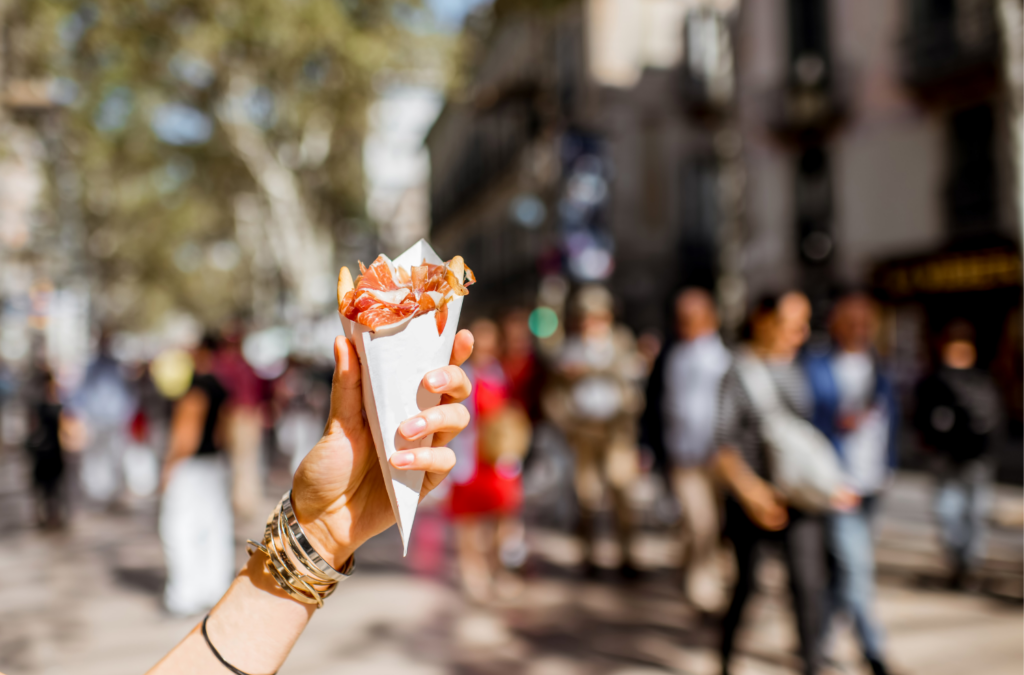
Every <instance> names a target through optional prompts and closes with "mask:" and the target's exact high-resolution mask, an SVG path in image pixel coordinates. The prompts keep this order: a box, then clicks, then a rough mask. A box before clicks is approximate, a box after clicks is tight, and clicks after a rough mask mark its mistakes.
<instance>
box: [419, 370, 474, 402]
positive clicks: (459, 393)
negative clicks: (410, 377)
mask: <svg viewBox="0 0 1024 675" xmlns="http://www.w3.org/2000/svg"><path fill="white" fill-rule="evenodd" d="M423 386H424V388H425V389H426V390H427V391H430V392H433V393H435V394H444V397H443V398H442V399H441V402H442V403H459V402H460V401H463V400H464V399H466V397H468V396H469V392H470V391H471V390H472V389H473V385H472V384H471V383H470V381H469V377H467V376H466V373H465V372H463V370H462V368H459V367H458V366H445V367H444V368H438V369H437V370H432V371H430V372H429V373H427V374H426V375H425V376H424V377H423Z"/></svg>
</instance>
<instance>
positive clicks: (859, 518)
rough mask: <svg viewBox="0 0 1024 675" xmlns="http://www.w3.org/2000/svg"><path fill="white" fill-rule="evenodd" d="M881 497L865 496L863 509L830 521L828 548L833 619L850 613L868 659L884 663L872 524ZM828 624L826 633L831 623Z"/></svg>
mask: <svg viewBox="0 0 1024 675" xmlns="http://www.w3.org/2000/svg"><path fill="white" fill-rule="evenodd" d="M877 504H878V497H876V496H870V497H864V499H863V500H862V501H861V504H860V506H859V507H858V508H857V509H855V510H853V511H850V512H847V513H833V514H830V515H829V519H828V526H829V527H828V545H829V553H830V557H831V559H832V563H833V575H832V579H831V583H830V585H829V613H828V616H829V618H832V617H834V616H835V615H836V614H837V613H838V612H840V611H845V612H848V613H849V615H850V618H851V619H853V625H854V628H855V629H856V630H857V634H858V636H859V637H860V641H861V645H862V646H863V649H864V656H866V657H867V658H869V659H872V660H875V661H881V660H882V642H883V632H882V628H881V626H879V625H878V621H877V620H876V619H875V615H874V611H873V604H874V599H875V545H874V540H873V538H872V521H873V520H874V513H875V510H876V507H877ZM829 623H830V622H829V621H826V630H827V629H828V624H829Z"/></svg>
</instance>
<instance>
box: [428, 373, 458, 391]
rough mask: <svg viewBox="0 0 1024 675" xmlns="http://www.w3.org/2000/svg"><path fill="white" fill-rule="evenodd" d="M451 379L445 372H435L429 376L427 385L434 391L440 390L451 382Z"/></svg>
mask: <svg viewBox="0 0 1024 675" xmlns="http://www.w3.org/2000/svg"><path fill="white" fill-rule="evenodd" d="M451 379H452V378H451V377H449V376H448V373H446V372H445V371H443V370H435V371H434V372H432V373H430V374H428V375H427V384H428V385H430V386H431V387H432V388H433V389H440V388H441V387H443V386H444V385H446V384H448V383H449V382H451Z"/></svg>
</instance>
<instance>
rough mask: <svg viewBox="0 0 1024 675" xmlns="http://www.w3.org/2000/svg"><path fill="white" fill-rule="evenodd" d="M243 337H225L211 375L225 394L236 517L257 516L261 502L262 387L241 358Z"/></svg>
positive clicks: (237, 332)
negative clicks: (227, 404)
mask: <svg viewBox="0 0 1024 675" xmlns="http://www.w3.org/2000/svg"><path fill="white" fill-rule="evenodd" d="M242 337H243V336H242V333H241V331H240V330H237V327H235V326H232V327H230V329H229V330H226V331H225V333H224V338H223V339H222V341H221V344H222V348H221V349H219V350H218V353H217V361H216V363H215V364H214V373H215V374H216V376H217V380H218V381H219V382H220V383H221V386H223V387H224V388H225V390H226V391H227V394H228V403H229V404H230V405H229V408H228V410H227V411H226V413H227V418H226V421H225V423H224V424H225V433H226V436H225V439H224V441H225V443H226V449H227V454H228V456H229V458H230V460H231V502H232V504H233V505H234V508H235V515H237V516H238V517H239V518H242V519H245V518H249V517H250V516H252V515H254V514H256V513H257V512H258V511H259V510H260V507H261V504H260V502H261V500H262V499H263V477H264V470H263V452H262V451H263V403H264V399H265V395H264V394H265V391H264V390H265V387H264V385H263V382H262V381H261V380H260V378H259V376H258V375H257V374H256V372H255V371H254V370H253V369H252V366H250V365H249V364H248V363H247V362H246V360H245V357H244V355H243V354H242Z"/></svg>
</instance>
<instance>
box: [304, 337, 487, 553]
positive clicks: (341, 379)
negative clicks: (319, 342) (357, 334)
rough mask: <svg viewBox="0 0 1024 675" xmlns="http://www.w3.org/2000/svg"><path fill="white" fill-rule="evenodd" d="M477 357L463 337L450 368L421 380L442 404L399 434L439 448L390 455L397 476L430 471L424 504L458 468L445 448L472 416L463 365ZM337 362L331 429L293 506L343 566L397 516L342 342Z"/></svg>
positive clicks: (355, 371) (314, 538) (351, 351)
mask: <svg viewBox="0 0 1024 675" xmlns="http://www.w3.org/2000/svg"><path fill="white" fill-rule="evenodd" d="M472 351H473V335H472V334H471V333H470V332H469V331H468V330H461V331H459V332H458V334H456V336H455V344H454V346H453V348H452V357H451V362H450V363H451V365H449V366H446V367H444V368H438V369H437V370H434V371H431V372H429V373H427V374H426V375H425V376H424V378H423V386H424V387H425V388H426V389H427V390H428V391H430V392H433V393H439V394H442V396H441V402H440V404H439V405H437V406H435V407H433V408H428V409H427V410H424V411H423V412H421V413H420V414H419V415H416V416H415V417H412V418H410V419H408V420H406V421H405V422H403V423H402V425H401V426H400V427H399V433H401V434H402V435H403V436H405V437H406V438H407V439H409V440H416V439H417V438H422V437H424V436H426V435H428V434H431V433H433V434H434V438H433V447H430V448H418V449H415V450H403V451H399V452H396V453H395V454H394V455H392V456H391V465H392V466H393V467H395V468H397V469H402V470H420V471H425V472H426V473H425V475H424V478H423V489H422V491H421V493H420V498H421V499H422V498H423V496H424V495H426V494H427V493H428V492H430V491H431V490H433V489H434V488H435V487H437V486H438V484H440V482H441V481H442V480H444V478H445V476H447V475H448V472H449V471H451V469H452V467H454V466H455V453H453V452H452V451H451V450H450V449H448V448H446V447H443V446H444V445H445V444H446V443H448V442H449V441H450V440H451V439H452V438H454V437H455V436H456V435H457V434H458V433H459V432H460V431H462V430H463V429H464V428H465V427H466V425H467V424H468V423H469V412H468V411H467V410H466V408H465V406H463V405H462V404H461V403H460V401H462V400H464V399H465V398H466V397H467V396H469V392H470V382H469V378H468V377H466V374H465V373H464V372H463V371H462V369H461V368H459V366H460V365H462V363H463V362H465V360H466V359H467V358H469V355H470V353H472ZM334 360H335V368H334V381H333V383H332V386H331V412H330V415H329V417H328V421H327V427H326V429H324V435H323V438H321V439H320V442H319V443H317V444H316V446H315V447H314V448H313V449H312V450H311V451H310V453H309V454H308V455H306V458H305V459H303V460H302V464H300V465H299V468H298V470H297V471H296V472H295V478H294V480H293V482H292V502H293V504H294V507H295V514H296V516H297V517H298V519H299V522H300V523H301V524H302V527H303V529H304V530H305V532H306V535H307V537H308V538H309V540H310V543H311V544H312V545H313V546H314V548H316V550H317V552H318V553H320V555H322V556H323V557H324V559H325V560H326V561H327V562H328V563H330V564H331V565H334V566H335V567H338V566H340V565H341V564H342V563H344V562H345V560H347V559H348V557H349V556H350V555H352V553H353V552H354V551H355V550H356V549H357V548H359V546H360V545H362V544H363V543H364V542H365V541H366V540H367V539H369V538H370V537H373V536H374V535H376V534H379V533H380V532H383V531H384V530H386V529H387V528H388V527H390V526H391V525H393V524H394V522H395V515H394V512H393V511H392V510H391V501H390V500H389V499H388V492H387V488H386V487H385V486H384V478H383V475H382V473H381V470H380V467H379V466H378V460H377V450H376V449H375V448H374V445H373V436H372V435H371V433H370V427H369V425H368V424H367V422H366V418H365V417H364V415H363V390H362V376H361V372H360V368H359V357H358V356H357V355H356V350H355V348H354V347H353V346H352V343H351V342H349V341H348V340H347V339H346V338H344V337H338V338H337V339H336V340H335V342H334Z"/></svg>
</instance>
